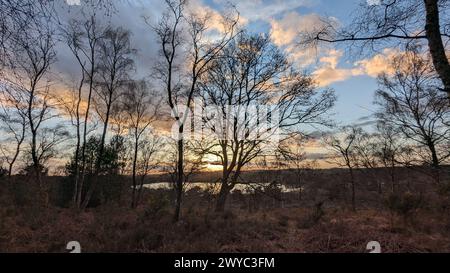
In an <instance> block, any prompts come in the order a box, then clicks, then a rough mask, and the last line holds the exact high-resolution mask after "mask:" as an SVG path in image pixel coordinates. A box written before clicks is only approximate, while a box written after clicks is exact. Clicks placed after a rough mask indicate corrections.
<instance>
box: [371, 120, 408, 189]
mask: <svg viewBox="0 0 450 273" xmlns="http://www.w3.org/2000/svg"><path fill="white" fill-rule="evenodd" d="M377 131H378V133H377V134H375V146H374V155H375V157H376V158H377V161H378V162H379V164H380V165H381V166H383V167H384V168H386V169H388V170H389V177H390V180H391V192H392V193H396V191H397V182H396V180H397V179H396V177H395V170H396V168H397V167H398V166H400V164H401V154H402V152H403V149H404V145H402V143H401V142H402V139H401V133H400V132H399V131H398V130H395V129H394V128H392V127H391V126H389V125H387V124H385V123H383V122H381V123H379V124H378V125H377Z"/></svg>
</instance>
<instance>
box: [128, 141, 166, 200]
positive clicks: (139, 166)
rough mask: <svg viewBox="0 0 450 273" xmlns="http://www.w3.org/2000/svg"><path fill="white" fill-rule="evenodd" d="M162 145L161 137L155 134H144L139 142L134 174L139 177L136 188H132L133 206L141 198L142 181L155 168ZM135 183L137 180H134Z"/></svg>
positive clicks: (158, 161)
mask: <svg viewBox="0 0 450 273" xmlns="http://www.w3.org/2000/svg"><path fill="white" fill-rule="evenodd" d="M163 146H164V142H163V139H162V138H161V137H159V136H157V135H155V134H146V135H144V136H143V138H142V139H141V140H140V142H139V152H138V155H137V160H136V167H135V170H136V175H138V176H139V177H140V178H139V185H137V187H136V188H137V193H136V190H135V189H133V195H135V197H133V201H134V206H135V207H137V206H138V205H139V203H140V202H141V200H142V192H143V188H144V182H145V178H146V177H147V175H148V174H149V173H150V172H151V171H152V170H154V169H156V168H157V167H158V165H159V163H160V162H161V160H160V157H162V155H161V150H162V148H163ZM136 184H137V182H136Z"/></svg>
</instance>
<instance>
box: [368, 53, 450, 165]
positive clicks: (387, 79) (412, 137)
mask: <svg viewBox="0 0 450 273" xmlns="http://www.w3.org/2000/svg"><path fill="white" fill-rule="evenodd" d="M392 65H393V67H394V68H395V71H396V72H395V74H394V75H393V76H389V75H386V74H385V75H382V76H380V78H379V83H380V90H378V91H377V100H376V102H377V103H378V105H380V106H381V108H380V110H379V112H378V114H377V117H378V118H379V119H380V120H381V121H383V123H385V124H386V125H389V126H391V127H393V128H394V129H398V130H399V131H400V132H401V133H402V135H403V136H404V137H405V139H407V140H409V141H412V143H414V144H416V145H417V147H416V148H415V149H414V151H416V152H417V153H418V154H417V155H415V156H414V157H413V158H412V159H415V160H416V161H418V163H419V164H422V163H425V164H427V165H429V166H431V167H433V168H434V169H436V170H438V169H439V166H440V165H441V164H442V163H443V162H445V161H446V160H447V159H448V158H449V157H450V152H449V146H448V145H449V138H450V128H449V127H448V126H447V125H446V124H445V122H446V120H449V118H450V107H449V105H448V103H446V102H445V95H444V94H442V92H440V91H439V90H438V86H439V82H436V76H435V73H434V70H433V69H432V67H431V65H430V63H429V62H428V61H427V59H426V58H424V57H422V56H421V55H420V54H419V53H417V52H414V51H409V52H406V53H405V54H403V55H402V56H399V57H397V58H395V59H394V61H393V64H392ZM423 147H425V148H426V149H427V150H428V151H427V152H425V154H422V153H421V152H420V149H421V148H423Z"/></svg>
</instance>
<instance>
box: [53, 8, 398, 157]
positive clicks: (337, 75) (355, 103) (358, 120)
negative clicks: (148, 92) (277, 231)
mask: <svg viewBox="0 0 450 273" xmlns="http://www.w3.org/2000/svg"><path fill="white" fill-rule="evenodd" d="M81 1H82V0H81ZM372 2H373V1H370V2H369V3H366V2H365V1H363V0H341V1H335V0H246V1H235V2H234V3H233V0H232V1H231V2H230V1H228V0H190V1H189V9H190V10H192V11H195V12H200V13H202V12H209V13H210V14H211V21H212V23H214V18H218V17H217V16H218V14H220V13H221V12H223V11H225V10H227V8H229V7H230V3H232V4H233V5H234V6H235V8H236V9H237V11H238V12H239V14H240V23H241V26H243V27H245V28H246V29H247V30H248V31H249V32H252V33H265V34H266V35H269V36H270V38H271V40H272V41H273V43H274V44H275V45H277V46H279V47H280V48H281V49H282V50H284V51H285V52H286V53H287V54H288V56H289V58H290V60H291V61H292V63H293V64H294V65H295V66H296V67H297V68H299V69H301V70H304V71H307V72H308V73H310V74H311V75H312V76H313V77H314V78H315V79H316V81H317V83H318V85H319V87H320V88H328V87H329V88H333V89H334V90H335V92H336V95H337V97H338V100H337V102H336V106H335V108H334V109H333V110H332V111H331V114H330V116H331V117H332V119H333V120H334V121H335V122H336V123H337V124H338V125H342V126H343V125H350V124H361V125H366V124H371V120H372V118H371V117H370V115H372V114H373V112H374V111H375V106H374V105H373V100H374V93H375V91H376V89H377V82H376V77H377V75H378V74H379V73H381V72H384V71H386V70H388V69H389V67H388V63H389V60H390V58H392V57H393V56H394V55H395V53H396V52H397V49H395V48H386V49H384V50H383V51H382V52H377V53H374V54H372V55H369V56H367V55H365V56H358V55H351V54H348V52H347V51H346V50H345V45H339V44H329V45H326V46H321V47H320V48H319V49H318V51H311V50H309V51H308V50H305V49H302V48H300V47H298V46H297V45H298V42H299V40H298V37H299V35H298V33H299V32H300V31H304V30H311V28H314V27H316V26H318V25H320V17H323V16H325V17H328V18H332V19H333V20H334V21H336V22H337V24H339V25H346V24H348V23H349V21H348V20H349V18H351V17H352V12H353V11H354V10H355V9H356V8H357V7H358V5H360V4H362V5H365V4H372ZM375 2H376V1H375ZM66 3H67V4H69V5H70V8H69V9H67V6H65V7H64V8H63V10H64V12H65V13H66V14H64V15H63V16H61V18H62V20H68V19H70V18H74V17H77V16H79V13H78V12H79V8H80V6H79V4H80V0H66ZM164 10H165V6H164V1H162V0H117V1H115V12H114V13H113V14H112V16H109V17H105V18H104V19H103V20H104V21H105V22H104V23H106V24H109V25H112V26H115V27H118V26H120V27H123V28H125V29H129V30H130V31H131V33H132V36H131V39H132V46H133V47H134V48H135V49H136V50H137V54H138V55H137V58H136V70H135V75H134V76H135V78H142V77H146V76H149V75H150V74H151V73H152V67H153V66H154V64H155V62H156V60H157V59H158V58H159V57H158V45H157V42H156V37H155V34H154V33H153V31H152V29H151V28H150V27H149V26H148V25H147V24H146V23H145V20H144V17H146V18H148V21H149V22H150V23H156V22H158V20H159V19H160V17H161V14H162V13H163V11H164ZM57 51H58V61H57V63H56V64H55V67H54V70H55V71H57V73H58V75H59V76H60V78H61V79H62V80H63V81H65V83H66V84H67V85H66V86H70V85H73V84H74V83H76V82H77V79H78V78H79V67H78V65H77V64H76V61H75V59H74V57H73V55H72V53H71V52H70V51H69V49H68V48H67V46H66V45H65V44H64V43H60V44H58V46H57ZM306 152H307V153H309V154H311V155H320V154H323V153H325V151H324V148H323V145H322V144H320V143H319V142H312V143H310V145H308V146H307V147H306Z"/></svg>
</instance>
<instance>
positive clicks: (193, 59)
mask: <svg viewBox="0 0 450 273" xmlns="http://www.w3.org/2000/svg"><path fill="white" fill-rule="evenodd" d="M165 2H166V5H167V12H166V13H165V14H164V15H163V18H162V19H161V20H160V22H159V23H158V25H156V26H154V27H153V29H154V31H155V33H156V35H157V37H158V39H159V41H158V42H159V44H160V48H161V49H160V50H161V55H162V61H161V62H160V63H158V64H157V67H156V72H157V73H156V74H157V77H159V78H160V79H161V80H162V82H163V84H164V87H165V89H166V91H167V102H168V104H169V107H170V109H171V111H172V116H173V118H174V120H175V122H176V125H177V126H178V147H177V150H178V160H177V183H176V191H177V198H176V200H177V201H176V207H175V215H174V221H178V220H179V218H180V209H181V199H182V193H183V182H184V178H185V175H184V173H183V160H184V156H183V153H184V136H183V134H184V123H185V121H186V118H187V116H188V111H189V109H190V107H191V103H192V99H193V95H194V92H195V90H196V89H197V83H198V80H199V78H200V77H201V76H202V75H203V74H204V73H205V72H206V70H207V67H208V64H209V63H210V62H211V61H212V60H214V59H215V58H216V57H217V56H218V54H219V53H220V51H221V50H222V49H223V48H224V47H225V46H226V45H227V44H228V42H229V41H230V40H231V39H232V37H233V36H234V35H235V32H234V29H235V25H236V23H237V19H235V18H231V17H230V18H224V24H223V31H222V32H221V34H220V35H221V37H220V38H218V39H217V40H216V41H214V42H211V41H209V40H208V39H207V38H206V37H205V35H206V32H207V30H208V14H207V15H205V16H198V15H195V14H187V12H186V11H185V8H186V1H185V0H166V1H165ZM185 33H187V36H188V38H186V39H184V37H183V35H184V34H185ZM180 64H181V65H186V66H187V67H188V68H187V69H186V70H187V73H186V74H187V75H183V74H185V71H183V70H182V69H180V67H179V65H180ZM177 77H178V80H179V82H176V80H177ZM177 104H183V106H184V107H183V108H179V107H178V105H177Z"/></svg>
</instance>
